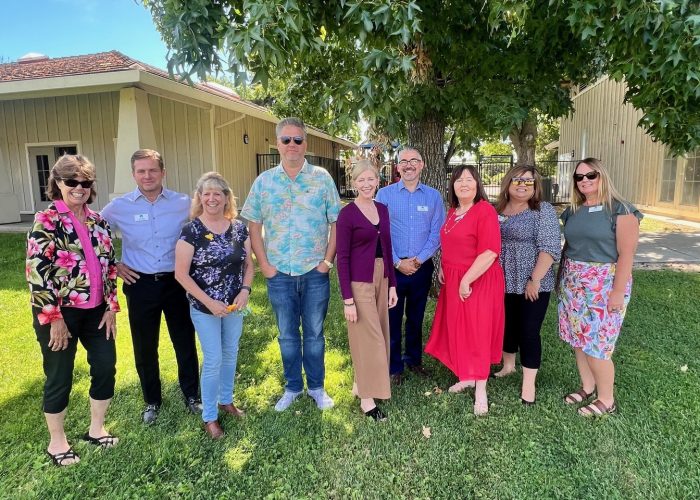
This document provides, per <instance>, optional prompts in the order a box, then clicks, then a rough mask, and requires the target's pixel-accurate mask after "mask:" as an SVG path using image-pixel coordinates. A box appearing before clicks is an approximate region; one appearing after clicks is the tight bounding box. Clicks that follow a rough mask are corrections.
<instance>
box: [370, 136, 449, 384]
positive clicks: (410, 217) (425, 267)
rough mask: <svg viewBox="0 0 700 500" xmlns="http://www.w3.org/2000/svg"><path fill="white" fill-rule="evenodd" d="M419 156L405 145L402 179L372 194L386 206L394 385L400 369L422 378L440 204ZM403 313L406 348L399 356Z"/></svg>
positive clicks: (441, 215)
mask: <svg viewBox="0 0 700 500" xmlns="http://www.w3.org/2000/svg"><path fill="white" fill-rule="evenodd" d="M424 165H425V164H424V163H423V156H422V155H421V154H420V152H419V151H418V150H417V149H415V148H413V147H407V148H404V149H402V150H401V152H400V153H399V161H398V164H397V167H398V171H399V174H400V175H401V180H400V181H399V182H396V183H394V184H391V185H389V186H386V187H383V188H382V189H380V190H379V191H378V192H377V198H376V199H377V201H378V202H380V203H383V204H384V205H386V206H387V207H389V219H390V220H391V244H392V251H393V256H394V267H396V270H397V271H398V272H397V273H396V281H397V286H396V293H397V295H398V298H399V300H398V303H397V304H396V307H393V308H392V309H389V329H390V334H391V340H390V361H389V372H390V374H391V380H392V382H393V383H394V384H397V385H398V384H401V382H402V381H403V373H404V368H406V367H408V369H409V370H411V371H412V372H414V373H417V374H419V375H422V376H425V375H426V374H427V373H426V371H425V369H424V368H423V364H422V361H423V316H424V315H425V306H426V304H427V301H428V293H430V286H431V284H432V276H433V271H434V269H435V267H434V265H433V259H432V257H433V255H434V254H435V252H436V251H437V249H438V248H439V247H440V228H441V227H442V224H443V222H444V220H445V205H444V202H443V200H442V195H441V194H440V192H438V191H437V190H435V189H433V188H431V187H430V186H426V185H425V184H423V183H421V182H420V175H421V171H422V170H423V167H424ZM404 314H405V316H406V335H405V338H406V340H405V347H404V349H403V355H402V343H403V342H402V337H403V324H404V319H403V318H404Z"/></svg>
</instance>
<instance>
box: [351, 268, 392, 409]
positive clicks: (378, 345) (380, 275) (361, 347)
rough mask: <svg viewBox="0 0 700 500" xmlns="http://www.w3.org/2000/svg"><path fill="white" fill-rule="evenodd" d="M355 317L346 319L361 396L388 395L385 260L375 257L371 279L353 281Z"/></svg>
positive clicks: (386, 280)
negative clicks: (347, 320)
mask: <svg viewBox="0 0 700 500" xmlns="http://www.w3.org/2000/svg"><path fill="white" fill-rule="evenodd" d="M350 286H351V288H352V298H353V301H354V302H355V306H356V309H357V321H356V322H355V323H348V340H349V343H350V356H351V357H352V365H353V368H354V369H355V383H356V384H357V395H358V396H359V397H360V398H377V399H389V398H390V397H391V387H390V383H389V280H388V279H387V278H385V277H384V261H383V260H382V259H381V258H377V259H375V260H374V276H373V282H372V283H361V282H358V281H353V282H351V283H350Z"/></svg>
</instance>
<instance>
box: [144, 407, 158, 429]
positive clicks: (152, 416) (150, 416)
mask: <svg viewBox="0 0 700 500" xmlns="http://www.w3.org/2000/svg"><path fill="white" fill-rule="evenodd" d="M159 411H160V406H159V405H151V404H149V405H146V409H145V410H143V423H144V424H148V425H150V424H152V423H153V422H155V421H156V419H157V418H158V412H159Z"/></svg>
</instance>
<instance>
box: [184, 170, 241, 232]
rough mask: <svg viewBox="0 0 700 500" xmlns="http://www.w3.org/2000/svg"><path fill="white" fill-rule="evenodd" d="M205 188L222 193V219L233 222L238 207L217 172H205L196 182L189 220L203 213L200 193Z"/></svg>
mask: <svg viewBox="0 0 700 500" xmlns="http://www.w3.org/2000/svg"><path fill="white" fill-rule="evenodd" d="M207 188H215V189H220V190H221V191H222V192H223V193H224V198H225V199H226V206H225V207H224V217H226V218H227V219H228V220H233V219H235V218H236V217H237V216H238V207H237V206H236V199H235V198H234V196H233V193H232V192H231V188H230V187H229V185H228V182H226V179H224V177H223V175H221V174H220V173H218V172H207V173H206V174H204V175H202V176H201V177H200V178H199V180H198V181H197V185H196V186H195V188H194V194H193V196H192V206H191V208H190V219H196V218H197V217H199V216H200V215H202V213H203V212H204V208H203V207H202V192H203V191H204V190H205V189H207Z"/></svg>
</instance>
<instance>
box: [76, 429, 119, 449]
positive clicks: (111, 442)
mask: <svg viewBox="0 0 700 500" xmlns="http://www.w3.org/2000/svg"><path fill="white" fill-rule="evenodd" d="M83 441H87V442H88V443H90V444H94V445H95V446H99V447H101V448H111V447H113V446H116V445H117V442H118V440H117V438H116V437H115V436H111V435H109V434H107V435H106V436H102V437H98V438H94V437H92V436H91V435H90V433H89V432H86V433H85V434H84V435H83Z"/></svg>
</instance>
